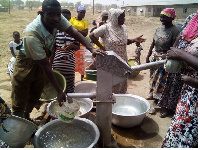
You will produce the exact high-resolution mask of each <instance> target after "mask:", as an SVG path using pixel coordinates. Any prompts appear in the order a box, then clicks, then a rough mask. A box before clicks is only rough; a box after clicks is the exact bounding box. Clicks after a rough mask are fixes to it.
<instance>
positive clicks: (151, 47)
mask: <svg viewBox="0 0 200 150" xmlns="http://www.w3.org/2000/svg"><path fill="white" fill-rule="evenodd" d="M154 46H155V40H153V42H152V43H151V46H150V48H149V52H148V54H147V57H146V63H149V62H150V61H149V57H150V56H151V54H152V50H153V48H154Z"/></svg>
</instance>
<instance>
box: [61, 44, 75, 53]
mask: <svg viewBox="0 0 200 150" xmlns="http://www.w3.org/2000/svg"><path fill="white" fill-rule="evenodd" d="M73 44H74V43H65V44H64V45H63V46H62V49H64V50H66V51H69V50H71V49H72V48H73Z"/></svg>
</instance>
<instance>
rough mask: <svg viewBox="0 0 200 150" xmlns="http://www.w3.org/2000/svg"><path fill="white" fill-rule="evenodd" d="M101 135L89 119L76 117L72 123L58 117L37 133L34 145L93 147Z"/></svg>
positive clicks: (46, 146)
mask: <svg viewBox="0 0 200 150" xmlns="http://www.w3.org/2000/svg"><path fill="white" fill-rule="evenodd" d="M99 136H100V134H99V129H98V128H97V126H96V125H95V124H94V123H93V122H92V121H90V120H88V119H85V118H80V117H75V119H74V120H73V121H72V122H71V123H65V122H63V121H60V120H59V119H56V120H53V121H51V122H49V123H47V124H45V125H44V126H42V127H41V128H40V129H39V130H38V131H37V132H36V133H35V136H34V142H33V145H34V147H35V148H61V147H63V148H92V147H93V146H94V145H95V144H96V143H97V141H98V139H99Z"/></svg>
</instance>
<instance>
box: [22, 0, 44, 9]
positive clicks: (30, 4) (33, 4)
mask: <svg viewBox="0 0 200 150" xmlns="http://www.w3.org/2000/svg"><path fill="white" fill-rule="evenodd" d="M25 5H26V6H27V7H30V8H32V7H40V6H42V2H40V1H35V0H34V1H30V0H27V1H26V2H25Z"/></svg>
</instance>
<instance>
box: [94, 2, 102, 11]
mask: <svg viewBox="0 0 200 150" xmlns="http://www.w3.org/2000/svg"><path fill="white" fill-rule="evenodd" d="M94 6H95V8H96V9H97V10H101V9H102V8H103V5H102V4H99V3H97V4H95V5H94Z"/></svg>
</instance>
